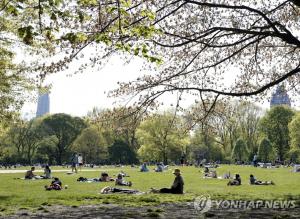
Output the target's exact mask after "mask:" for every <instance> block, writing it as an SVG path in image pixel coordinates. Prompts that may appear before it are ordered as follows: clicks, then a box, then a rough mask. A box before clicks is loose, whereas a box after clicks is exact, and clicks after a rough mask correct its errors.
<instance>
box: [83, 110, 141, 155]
mask: <svg viewBox="0 0 300 219" xmlns="http://www.w3.org/2000/svg"><path fill="white" fill-rule="evenodd" d="M135 111H136V110H135V109H134V108H131V107H128V108H127V107H117V108H113V109H112V110H110V109H98V108H94V109H93V110H92V111H91V112H89V113H88V115H87V117H86V118H87V120H88V121H89V123H91V124H92V125H94V126H96V127H97V128H98V131H99V132H101V133H103V135H104V137H105V138H106V140H107V142H108V144H112V143H113V142H114V140H116V139H118V140H122V141H124V142H126V143H127V144H128V145H129V146H130V147H131V148H132V150H134V151H136V150H137V149H138V147H139V145H138V142H137V139H136V130H137V127H138V126H139V124H140V122H141V120H142V118H143V115H141V114H137V113H134V112H135Z"/></svg>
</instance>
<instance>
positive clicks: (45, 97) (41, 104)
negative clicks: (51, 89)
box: [36, 93, 50, 117]
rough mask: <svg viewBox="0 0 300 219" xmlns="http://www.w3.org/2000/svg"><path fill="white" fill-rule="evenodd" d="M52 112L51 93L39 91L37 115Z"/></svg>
mask: <svg viewBox="0 0 300 219" xmlns="http://www.w3.org/2000/svg"><path fill="white" fill-rule="evenodd" d="M49 112H50V98H49V93H39V97H38V104H37V110H36V117H39V116H43V115H45V114H48V113H49Z"/></svg>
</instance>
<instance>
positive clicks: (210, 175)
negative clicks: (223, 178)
mask: <svg viewBox="0 0 300 219" xmlns="http://www.w3.org/2000/svg"><path fill="white" fill-rule="evenodd" d="M203 172H204V177H203V178H217V171H216V170H209V169H208V167H205V169H204V171H203Z"/></svg>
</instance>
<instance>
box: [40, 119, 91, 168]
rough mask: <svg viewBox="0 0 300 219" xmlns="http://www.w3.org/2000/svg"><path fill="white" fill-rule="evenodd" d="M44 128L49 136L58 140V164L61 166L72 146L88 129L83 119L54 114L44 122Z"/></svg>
mask: <svg viewBox="0 0 300 219" xmlns="http://www.w3.org/2000/svg"><path fill="white" fill-rule="evenodd" d="M43 126H44V127H45V129H46V131H47V133H48V135H49V136H52V135H53V136H55V137H56V138H57V140H58V141H57V144H56V151H55V153H56V162H57V164H59V165H61V164H62V163H63V161H64V159H65V158H66V155H67V152H68V150H69V149H70V147H71V144H72V143H73V142H74V140H75V139H76V138H77V136H78V135H79V134H80V133H81V131H82V130H83V129H84V128H86V124H85V122H84V121H83V120H82V119H81V118H79V117H72V116H70V115H67V114H64V113H58V114H53V115H50V116H48V117H46V118H45V119H44V120H43Z"/></svg>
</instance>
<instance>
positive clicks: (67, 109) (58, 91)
mask: <svg viewBox="0 0 300 219" xmlns="http://www.w3.org/2000/svg"><path fill="white" fill-rule="evenodd" d="M142 62H143V61H142V60H141V59H140V58H135V59H134V60H133V61H131V62H130V63H129V64H124V61H123V60H121V59H120V58H119V57H118V56H115V57H112V58H111V59H110V61H109V62H108V63H107V64H106V65H105V67H104V68H102V69H101V70H97V69H86V70H85V71H84V72H83V73H78V74H72V73H73V72H74V71H75V69H74V68H72V67H71V68H70V69H69V70H68V71H65V72H59V73H56V74H53V75H49V76H47V78H46V80H45V82H44V85H49V84H51V85H52V88H51V91H50V113H68V114H71V115H73V116H84V115H86V114H87V112H88V111H91V110H92V109H93V108H94V107H99V108H111V107H112V104H113V102H114V100H115V99H113V98H108V97H107V92H108V91H110V90H112V89H115V88H118V84H117V82H118V81H129V80H134V79H136V78H137V77H138V75H139V74H141V71H140V66H141V65H142ZM70 75H71V76H70ZM33 99H35V98H33ZM36 108H37V101H33V100H29V101H28V102H26V103H25V105H24V107H23V109H22V114H27V115H28V116H29V117H30V115H34V114H35V112H36Z"/></svg>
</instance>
